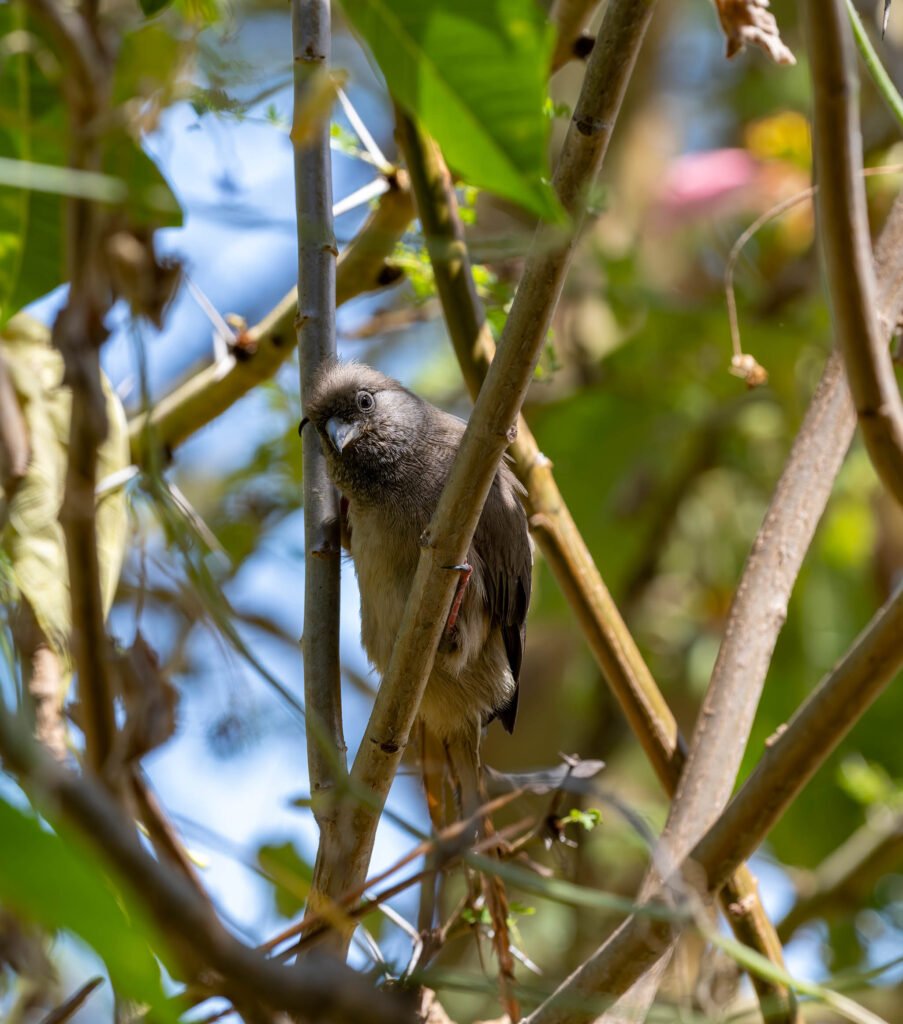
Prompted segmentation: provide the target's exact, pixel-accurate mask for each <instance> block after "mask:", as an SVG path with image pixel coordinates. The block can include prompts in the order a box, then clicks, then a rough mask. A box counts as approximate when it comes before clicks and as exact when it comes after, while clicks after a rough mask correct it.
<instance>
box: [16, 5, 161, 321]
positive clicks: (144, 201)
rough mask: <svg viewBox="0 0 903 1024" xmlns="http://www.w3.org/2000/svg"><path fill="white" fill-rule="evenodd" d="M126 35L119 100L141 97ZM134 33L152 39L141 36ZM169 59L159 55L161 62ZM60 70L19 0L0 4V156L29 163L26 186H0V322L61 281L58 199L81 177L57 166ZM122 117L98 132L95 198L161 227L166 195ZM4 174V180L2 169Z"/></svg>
mask: <svg viewBox="0 0 903 1024" xmlns="http://www.w3.org/2000/svg"><path fill="white" fill-rule="evenodd" d="M136 35H137V34H136ZM130 38H131V37H129V36H127V37H126V47H125V52H124V54H123V56H122V58H121V67H122V69H123V70H120V71H118V72H117V76H116V83H115V89H114V92H115V98H116V100H117V102H118V103H120V104H123V103H125V102H126V100H130V99H133V98H136V99H138V100H142V99H146V96H147V94H146V92H145V91H144V90H146V88H147V81H148V79H149V75H148V74H147V73H146V72H147V65H146V62H145V61H142V60H136V59H135V58H134V55H133V54H132V52H131V50H132V47H130V46H129V39H130ZM142 41H143V43H147V44H150V43H152V42H154V40H152V39H151V38H150V37H149V36H148V37H146V38H144V39H143V40H142ZM170 45H171V48H174V47H175V44H172V43H171V44H170ZM139 49H140V47H139ZM148 49H149V51H150V53H151V54H152V55H154V54H155V55H157V58H158V59H159V60H161V61H162V59H163V58H162V56H161V54H162V52H163V51H162V48H161V47H160V46H159V45H153V46H151V45H148ZM171 64H172V62H171V61H164V62H163V70H164V71H165V70H166V68H168V67H170V66H171ZM142 69H144V71H142ZM63 74H64V72H63V69H62V68H61V66H60V64H59V62H58V60H57V58H56V55H55V53H54V52H53V50H52V48H51V47H50V46H49V45H47V43H46V42H45V41H44V39H43V37H42V35H41V33H40V31H39V29H38V26H36V25H35V24H33V23H32V22H31V21H30V20H29V19H27V17H26V14H25V12H24V8H23V6H22V5H21V4H19V3H10V4H4V5H0V96H2V97H3V117H2V118H0V158H3V159H5V160H7V161H24V162H26V164H27V165H28V166H29V167H30V168H35V169H36V170H28V172H27V173H26V174H25V175H24V176H25V178H26V181H27V185H24V186H19V187H17V186H15V185H5V186H0V324H2V323H3V322H4V321H6V320H8V319H9V317H10V316H12V315H13V314H14V313H16V312H17V311H18V310H20V309H21V308H22V307H23V306H25V305H27V304H28V303H29V302H32V301H33V300H34V299H37V298H40V297H41V296H42V295H45V294H46V293H47V292H49V291H51V290H52V289H54V288H55V287H57V286H58V285H59V284H62V283H63V281H64V280H65V265H64V255H65V251H66V246H65V244H64V229H63V225H64V205H65V200H64V198H63V197H64V196H65V195H82V194H85V188H87V187H88V184H90V179H85V178H83V177H82V176H79V175H75V174H72V173H71V172H69V171H68V170H67V167H66V164H67V151H66V138H67V129H66V111H65V105H64V99H63V96H64V92H63V89H61V87H60V80H61V78H62V76H63ZM139 78H140V82H139ZM151 80H153V79H152V76H151ZM139 85H140V89H139ZM144 116H145V117H146V116H147V115H146V113H145V115H144ZM124 123H125V125H126V126H124V125H117V126H116V127H114V128H111V129H109V130H108V131H107V133H106V134H105V135H104V137H103V165H102V170H103V173H104V175H106V176H107V177H106V178H100V177H98V178H96V181H95V182H94V184H95V185H96V186H97V188H99V189H100V190H101V195H99V196H98V198H102V199H106V200H107V201H108V202H111V203H116V204H117V205H121V206H122V207H123V208H124V210H125V211H126V212H127V214H128V216H129V218H130V220H131V221H132V222H133V223H138V224H142V225H150V226H161V227H164V226H171V225H175V224H178V223H180V221H181V213H180V211H179V206H178V203H177V202H176V200H175V197H174V196H173V194H172V192H171V190H170V188H169V186H168V185H167V183H166V181H165V179H164V178H163V176H162V175H161V174H160V171H159V170H158V169H157V167H156V165H155V164H154V162H153V161H152V160H151V159H150V158H149V157H148V156H147V154H146V153H144V152H143V151H142V149H141V146H140V136H139V133H140V125H132V124H130V123H128V119H127V118H126V119H125V122H124ZM6 177H7V179H11V175H10V174H7V175H6ZM50 179H52V180H50ZM108 179H115V180H112V181H110V180H108ZM12 180H14V176H12ZM92 194H93V193H92Z"/></svg>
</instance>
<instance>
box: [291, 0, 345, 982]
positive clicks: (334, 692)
mask: <svg viewBox="0 0 903 1024" xmlns="http://www.w3.org/2000/svg"><path fill="white" fill-rule="evenodd" d="M292 42H293V48H294V68H295V120H296V122H297V120H298V118H299V117H300V116H301V111H303V110H304V109H309V108H310V105H311V104H310V99H309V94H310V91H311V89H316V88H317V83H318V81H319V79H320V77H321V76H322V75H323V74H325V73H326V71H325V69H326V68H327V66H328V63H329V50H330V45H331V33H330V10H329V0H293V2H292ZM310 134H311V135H312V137H310V138H309V139H307V140H305V141H304V142H303V143H300V144H299V143H298V142H295V203H296V208H297V218H298V320H297V337H298V346H299V349H300V355H301V360H300V362H301V401H302V406H306V404H307V401H308V399H309V396H310V391H311V387H312V385H313V381H314V379H315V377H316V375H317V373H318V371H319V370H320V368H321V367H322V366H323V365H324V364H325V363H328V362H330V361H332V360H334V359H335V351H336V349H335V303H336V295H335V278H336V256H337V251H336V242H335V235H334V232H333V222H332V161H331V153H330V148H329V118H328V117H324V118H322V119H321V121H320V123H319V124H318V125H316V126H311V127H310ZM301 444H302V450H303V456H304V553H305V560H304V633H303V637H302V641H301V646H302V651H303V655H304V705H305V708H306V711H307V718H306V726H307V763H308V768H309V772H310V789H311V797H312V809H313V813H314V817H315V818H316V821H317V824H318V825H319V827H320V844H319V848H318V850H317V859H318V861H322V862H332V861H334V860H335V859H336V858H337V857H339V856H341V836H340V835H338V834H337V833H336V828H337V825H338V804H337V800H336V798H337V794H338V793H339V791H340V790H341V789H342V787H343V783H344V780H345V778H346V776H347V767H346V762H345V750H346V747H345V736H344V732H343V729H342V681H341V671H340V668H339V603H340V589H339V588H340V567H341V555H342V544H341V539H340V536H339V496H338V493H337V492H336V489H335V487H334V486H333V484H332V481H331V480H330V479H329V474H328V473H327V470H326V459H325V458H324V456H323V451H322V449H321V448H320V440H319V438H318V437H317V435H316V433H315V432H314V431H313V430H308V431H307V432H306V433H303V432H302V434H301ZM313 893H314V894H316V893H317V887H314V889H313ZM311 907H312V909H314V910H316V909H317V902H316V899H314V900H312V904H311ZM298 962H299V963H300V962H301V960H300V958H299V961H298Z"/></svg>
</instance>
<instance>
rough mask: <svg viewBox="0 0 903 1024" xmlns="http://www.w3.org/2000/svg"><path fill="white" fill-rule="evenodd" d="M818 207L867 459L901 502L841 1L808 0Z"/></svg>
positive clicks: (854, 84) (895, 424)
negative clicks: (877, 315) (876, 307)
mask: <svg viewBox="0 0 903 1024" xmlns="http://www.w3.org/2000/svg"><path fill="white" fill-rule="evenodd" d="M802 11H803V15H804V24H805V25H806V28H807V31H808V37H809V51H810V66H811V69H812V83H813V88H812V93H813V104H814V122H815V131H814V155H815V170H816V173H817V175H818V179H819V185H820V188H819V191H818V197H817V200H816V202H817V209H818V215H819V221H818V226H819V231H820V235H821V243H822V250H823V253H824V268H825V276H826V278H827V284H828V293H829V298H830V302H831V308H832V310H833V313H834V324H835V333H836V335H837V342H838V345H839V347H840V349H841V351H842V352H843V356H844V363H845V365H846V369H847V376H848V377H849V381H850V392H851V393H852V395H853V402H854V404H855V406H856V412H857V415H858V417H859V424H860V426H861V428H862V435H863V438H864V440H865V445H866V448H867V449H868V453H869V456H870V457H871V460H872V465H873V466H874V467H875V471H876V472H877V474H878V476H879V477H880V479H881V481H882V483H883V484H884V486H885V487H886V488H887V489H888V491H890V493H891V494H892V495H893V496H894V497H895V498H896V499H897V501H898V502H899V503H901V504H903V401H901V399H900V391H899V389H898V387H897V381H896V378H895V376H894V368H893V363H892V361H891V356H890V351H889V349H888V346H887V339H886V338H885V337H884V336H883V335H882V333H881V331H880V329H879V325H878V320H877V317H876V316H875V306H876V286H875V274H874V268H873V266H872V259H871V249H870V244H869V224H868V211H867V208H866V201H865V188H864V186H863V183H862V177H861V175H862V136H861V132H860V127H859V105H858V80H857V76H856V61H855V55H854V50H853V43H852V39H851V37H850V27H849V24H848V20H847V16H846V13H845V10H844V2H843V0H818V2H815V0H807V2H806V3H805V4H803V7H802Z"/></svg>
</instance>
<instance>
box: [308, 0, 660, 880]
mask: <svg viewBox="0 0 903 1024" xmlns="http://www.w3.org/2000/svg"><path fill="white" fill-rule="evenodd" d="M653 6H654V2H653V0H640V2H637V0H613V2H612V3H610V4H609V7H608V9H607V12H606V19H605V24H604V25H603V29H602V31H601V32H600V38H599V40H598V41H597V43H596V46H595V48H594V50H593V53H592V55H591V57H590V60H589V64H588V67H587V73H586V77H585V80H584V83H583V88H582V89H581V93H580V98H579V99H578V102H577V107H576V110H575V112H574V116H573V120H572V123H571V125H570V126H569V129H568V134H567V138H566V140H565V144H564V149H563V151H562V155H561V158H560V160H559V163H558V167H557V169H556V172H555V176H554V181H553V184H554V186H555V188H556V190H557V192H558V196H559V199H560V200H561V202H562V205H563V206H564V208H565V209H566V210H567V211H568V212H569V213H570V214H571V216H572V217H573V220H574V226H573V230H572V231H571V232H569V233H568V234H567V235H566V236H564V237H562V234H561V231H560V230H559V229H557V228H556V227H554V226H551V225H542V226H540V228H539V230H538V232H537V235H536V237H535V238H534V241H533V244H532V246H531V249H530V252H529V254H528V257H527V262H526V266H525V269H524V274H523V277H522V279H521V283H520V286H519V288H518V293H517V296H516V297H515V300H514V303H513V305H512V308H511V313H510V315H509V317H508V321H507V323H506V324H505V328H504V331H503V333H502V338H501V341H500V343H499V348H498V354H497V356H496V358H495V360H494V361H493V363H492V366H491V368H490V371H489V374H488V375H487V378H486V383H485V384H484V386H483V388H482V390H481V391H480V394H479V397H478V398H477V402H476V405H475V407H474V411H473V414H472V416H471V418H470V422H469V423H468V425H467V429H466V431H465V434H464V437H463V439H462V442H461V447H460V449H459V451H458V454H457V456H456V458H455V462H454V465H453V468H452V471H451V474H450V476H449V479H448V482H447V484H446V487H445V489H444V491H443V494H442V497H441V499H440V501H439V505H438V508H437V509H436V513H435V515H434V516H433V519H432V522H431V523H430V525H429V527H428V528H427V530H426V531H425V532H424V535H423V537H422V538H421V544H422V546H423V550H422V552H421V556H420V561H419V563H418V567H417V573H416V575H415V578H414V583H413V585H412V588H411V593H410V595H409V597H408V602H407V605H406V607H405V614H404V618H403V620H402V625H401V629H400V631H399V635H398V639H397V640H396V643H395V647H394V650H393V652H392V658H391V661H390V663H389V668H388V670H387V672H386V673H385V676H384V678H383V680H382V683H381V685H380V688H379V692H378V694H377V697H376V703H375V705H374V708H373V712H372V714H371V716H370V721H369V723H368V725H367V730H366V733H365V735H364V738H363V740H362V743H361V746H360V748H359V750H358V754H357V757H356V758H355V762H354V766H353V768H352V781H353V782H354V783H355V784H356V785H358V786H361V787H362V788H363V789H364V790H365V791H369V792H371V793H372V800H371V801H369V802H367V803H365V804H357V805H355V806H353V807H350V808H349V809H348V812H347V817H348V820H347V822H346V824H345V834H346V835H348V836H349V837H350V841H349V843H348V846H347V849H346V855H345V857H344V858H343V860H342V862H341V864H338V865H335V866H334V871H333V872H332V873H331V875H330V877H329V878H328V879H324V880H323V881H324V884H325V885H326V886H327V889H326V891H327V893H328V894H329V895H331V896H333V897H336V896H338V895H340V894H341V893H342V892H344V891H345V890H348V889H352V888H354V887H355V886H356V885H359V884H361V882H362V881H363V879H364V877H365V875H366V870H367V864H368V863H369V859H370V853H371V851H372V847H373V839H374V836H375V833H376V825H377V822H378V820H379V815H380V813H381V810H382V807H383V804H384V802H385V798H386V795H387V794H388V791H389V787H390V785H391V783H392V779H393V778H394V776H395V772H396V770H397V768H398V764H399V762H400V760H401V756H402V753H403V751H404V748H405V746H406V745H407V743H408V740H409V737H410V733H411V727H412V725H413V722H414V718H415V716H416V714H417V710H418V708H419V705H420V699H421V696H422V694H423V690H424V687H425V686H426V680H427V678H428V676H429V673H430V670H431V668H432V665H433V661H434V659H435V655H436V647H437V645H438V643H439V639H440V636H441V633H442V629H443V626H444V622H445V618H446V614H447V612H448V608H449V605H450V603H451V599H452V593H453V590H454V587H455V579H454V574H453V573H450V572H448V571H447V570H444V569H443V566H447V565H455V564H458V563H460V562H461V561H463V560H464V559H465V557H466V555H467V551H468V548H469V546H470V542H471V539H472V537H473V533H474V530H475V528H476V524H477V521H478V519H479V515H480V512H481V510H482V507H483V503H484V501H485V500H486V495H487V493H488V491H489V487H490V486H491V483H492V480H493V477H494V475H495V472H496V469H497V467H498V464H499V462H500V460H501V457H502V455H503V453H504V451H505V449H506V447H507V446H508V444H509V443H510V442H511V441H512V440H513V439H514V433H515V425H516V422H517V417H518V413H519V411H520V407H521V404H522V403H523V399H524V395H525V394H526V390H527V387H528V386H529V383H530V380H531V378H532V376H533V371H534V368H535V366H536V363H537V361H538V359H539V355H540V353H541V351H542V346H543V343H544V341H545V336H546V331H547V330H548V326H549V323H550V320H551V316H552V312H553V310H554V307H555V304H556V302H557V300H558V295H559V293H560V290H561V286H562V284H563V281H564V276H565V273H566V271H567V268H568V265H569V261H570V257H571V254H572V252H573V249H574V246H575V244H576V239H577V237H578V235H579V228H580V225H581V223H582V221H583V217H584V201H585V198H586V193H587V190H588V189H589V188H590V186H591V185H592V183H593V180H594V179H595V176H596V173H597V172H598V169H599V166H600V165H601V162H602V159H603V157H604V154H605V151H606V149H607V146H608V142H609V139H610V138H611V133H612V130H613V127H614V124H615V121H616V120H617V115H618V111H619V110H620V106H621V101H622V99H623V96H624V92H625V91H626V88H627V82H628V80H629V78H630V74H631V72H632V70H633V64H634V61H635V59H636V55H637V53H638V51H639V47H640V44H641V42H642V39H643V36H644V34H645V30H646V27H647V25H648V23H649V20H650V18H651V14H652V9H653Z"/></svg>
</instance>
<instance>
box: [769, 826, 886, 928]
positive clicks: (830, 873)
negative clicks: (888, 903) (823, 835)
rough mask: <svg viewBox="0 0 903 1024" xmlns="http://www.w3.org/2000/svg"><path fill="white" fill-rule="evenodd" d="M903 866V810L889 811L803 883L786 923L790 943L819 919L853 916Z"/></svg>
mask: <svg viewBox="0 0 903 1024" xmlns="http://www.w3.org/2000/svg"><path fill="white" fill-rule="evenodd" d="M901 864H903V811H901V810H891V809H890V808H889V807H883V808H881V809H880V810H879V811H878V812H876V813H870V815H869V820H868V821H867V822H866V824H865V825H863V826H862V827H861V828H859V829H857V830H856V831H855V832H854V833H853V834H852V835H851V836H850V837H849V839H847V840H846V842H845V843H843V844H842V845H841V846H838V847H837V849H836V850H834V852H833V853H832V854H831V855H830V856H829V857H827V858H826V859H825V860H823V861H822V862H821V864H819V865H818V867H817V868H815V869H814V870H813V871H812V872H809V873H806V874H805V875H803V877H802V878H800V879H799V881H797V892H798V897H797V901H796V903H794V904H793V906H792V907H791V908H790V911H789V913H788V914H787V916H786V917H785V918H784V919H783V921H781V923H780V926H779V928H778V931H779V933H780V934H781V936H782V937H783V938H784V941H785V942H786V941H787V940H788V939H789V938H790V937H791V936H792V935H793V934H794V932H796V931H797V929H799V928H801V927H802V926H803V925H804V924H806V923H807V922H809V921H811V920H812V919H813V918H816V917H830V916H833V915H838V914H852V913H855V912H856V911H857V909H858V908H859V907H860V906H861V904H862V900H863V899H864V898H867V897H868V895H869V894H870V893H871V890H872V888H873V887H874V885H875V883H876V882H877V881H878V879H879V878H883V877H884V876H885V875H888V874H891V873H893V872H895V871H898V870H899V868H900V865H901Z"/></svg>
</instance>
